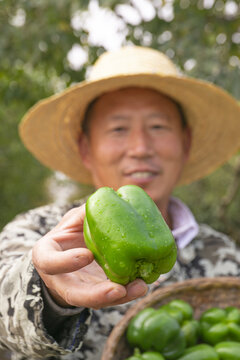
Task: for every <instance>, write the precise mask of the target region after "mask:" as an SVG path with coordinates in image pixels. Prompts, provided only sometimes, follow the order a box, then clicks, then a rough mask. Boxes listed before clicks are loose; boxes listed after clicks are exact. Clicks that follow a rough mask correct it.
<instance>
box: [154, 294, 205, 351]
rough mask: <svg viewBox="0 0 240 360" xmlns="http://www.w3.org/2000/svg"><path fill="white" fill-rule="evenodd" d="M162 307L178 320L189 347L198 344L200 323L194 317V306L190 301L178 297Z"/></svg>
mask: <svg viewBox="0 0 240 360" xmlns="http://www.w3.org/2000/svg"><path fill="white" fill-rule="evenodd" d="M161 309H163V310H165V311H167V313H168V314H169V315H171V316H172V317H174V318H175V319H176V320H177V321H178V323H179V324H180V326H181V329H182V331H183V333H184V336H185V339H186V346H187V347H189V346H193V345H195V344H197V342H198V339H199V332H200V324H199V322H198V321H197V320H195V319H193V308H192V307H191V305H190V304H189V303H187V302H186V301H183V300H180V299H176V300H172V301H170V302H169V303H167V304H166V305H163V306H161Z"/></svg>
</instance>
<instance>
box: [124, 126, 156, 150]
mask: <svg viewBox="0 0 240 360" xmlns="http://www.w3.org/2000/svg"><path fill="white" fill-rule="evenodd" d="M128 140H129V141H128V155H129V156H132V157H150V156H152V154H153V147H152V145H153V144H152V141H151V139H150V137H149V135H148V133H147V131H145V130H144V129H138V130H134V131H132V132H131V134H130V136H129V139H128Z"/></svg>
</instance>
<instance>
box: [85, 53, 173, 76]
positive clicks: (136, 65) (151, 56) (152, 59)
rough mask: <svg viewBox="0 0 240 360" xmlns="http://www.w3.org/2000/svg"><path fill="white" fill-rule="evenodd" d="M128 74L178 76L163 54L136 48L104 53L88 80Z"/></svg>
mask: <svg viewBox="0 0 240 360" xmlns="http://www.w3.org/2000/svg"><path fill="white" fill-rule="evenodd" d="M130 74H158V75H162V76H164V75H165V76H168V75H173V76H176V75H178V72H177V69H176V67H175V65H174V64H173V63H172V61H171V60H170V59H169V58H168V57H167V56H166V55H164V54H163V53H161V52H159V51H157V50H154V49H150V48H143V47H138V46H127V47H123V48H121V49H120V50H116V51H111V52H105V53H103V54H102V55H101V56H100V57H99V59H98V60H97V61H96V63H95V64H94V66H93V68H92V71H91V74H90V77H89V80H90V81H93V80H98V79H104V78H109V77H115V76H119V75H121V76H124V75H130Z"/></svg>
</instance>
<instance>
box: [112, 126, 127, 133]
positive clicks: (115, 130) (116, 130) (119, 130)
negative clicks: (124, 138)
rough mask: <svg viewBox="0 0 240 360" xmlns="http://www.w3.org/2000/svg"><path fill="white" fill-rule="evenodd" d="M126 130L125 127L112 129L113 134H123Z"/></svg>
mask: <svg viewBox="0 0 240 360" xmlns="http://www.w3.org/2000/svg"><path fill="white" fill-rule="evenodd" d="M125 130H126V128H125V127H123V126H117V127H115V128H113V129H112V131H113V132H123V131H125Z"/></svg>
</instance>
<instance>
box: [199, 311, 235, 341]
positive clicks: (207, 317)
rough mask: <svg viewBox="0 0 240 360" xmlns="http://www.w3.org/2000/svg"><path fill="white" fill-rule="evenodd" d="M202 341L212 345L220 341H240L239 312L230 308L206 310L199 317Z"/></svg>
mask: <svg viewBox="0 0 240 360" xmlns="http://www.w3.org/2000/svg"><path fill="white" fill-rule="evenodd" d="M200 332H201V337H202V339H203V340H204V341H205V342H207V343H209V344H212V345H215V344H217V343H219V342H221V341H230V340H232V341H240V310H239V309H238V308H236V307H233V306H230V307H227V308H225V309H220V308H217V307H214V308H211V309H208V310H206V311H205V312H204V313H203V314H202V315H201V317H200Z"/></svg>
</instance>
